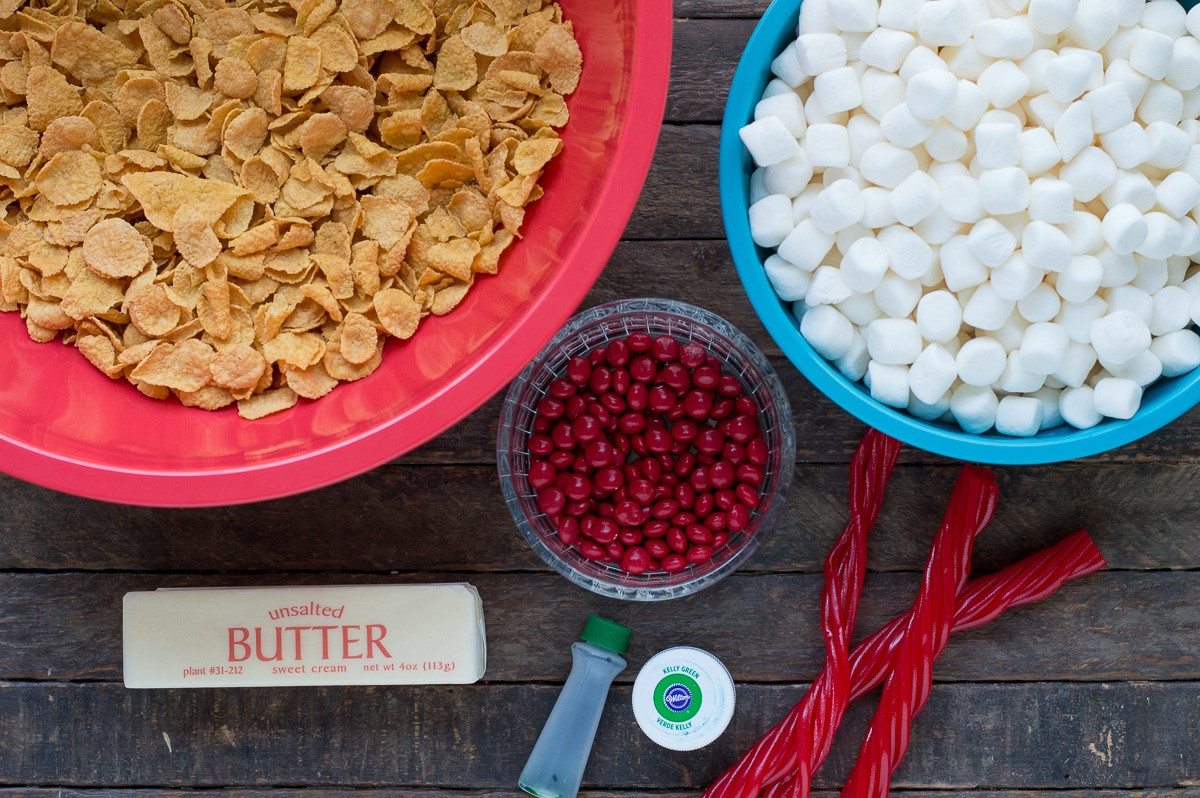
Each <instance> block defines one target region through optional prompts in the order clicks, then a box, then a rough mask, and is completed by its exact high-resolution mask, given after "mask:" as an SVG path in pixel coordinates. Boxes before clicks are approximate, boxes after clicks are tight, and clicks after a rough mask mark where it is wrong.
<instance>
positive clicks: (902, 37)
mask: <svg viewBox="0 0 1200 798" xmlns="http://www.w3.org/2000/svg"><path fill="white" fill-rule="evenodd" d="M916 43H917V40H916V39H915V38H913V35H912V34H911V33H906V32H905V31H902V30H894V29H892V28H876V29H875V30H874V31H872V32H871V33H870V34H868V35H867V38H866V39H865V40H864V41H863V43H862V47H861V48H859V51H858V58H859V60H860V61H862V62H863V63H864V64H866V65H867V66H872V67H875V68H876V69H882V70H883V71H885V72H895V71H897V70H898V69H900V65H901V64H903V63H904V59H905V58H906V57H907V56H908V54H909V53H910V52H911V51H912V49H913V47H914V46H915V45H916Z"/></svg>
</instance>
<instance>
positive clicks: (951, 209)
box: [941, 175, 983, 224]
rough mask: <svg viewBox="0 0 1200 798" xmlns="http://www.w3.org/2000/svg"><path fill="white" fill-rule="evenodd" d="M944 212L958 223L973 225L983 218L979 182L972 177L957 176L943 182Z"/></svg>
mask: <svg viewBox="0 0 1200 798" xmlns="http://www.w3.org/2000/svg"><path fill="white" fill-rule="evenodd" d="M941 187H942V211H943V212H944V213H945V214H946V215H947V216H949V217H950V218H951V219H953V220H954V221H956V222H962V223H963V224H972V223H973V222H976V221H978V220H979V219H981V218H983V203H982V201H981V200H980V198H979V181H977V180H976V179H975V178H973V177H971V176H970V175H955V176H953V177H949V178H947V179H946V180H944V181H942V182H941Z"/></svg>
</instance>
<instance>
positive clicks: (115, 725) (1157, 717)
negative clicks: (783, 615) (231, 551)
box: [0, 682, 1200, 790]
mask: <svg viewBox="0 0 1200 798" xmlns="http://www.w3.org/2000/svg"><path fill="white" fill-rule="evenodd" d="M802 690H803V686H802V685H795V686H793V685H754V684H744V685H742V686H740V688H739V690H738V706H737V711H736V712H735V716H734V720H733V722H732V724H731V725H730V728H729V729H728V730H727V732H726V733H725V734H724V735H723V736H722V737H721V738H720V739H719V740H718V741H717V742H715V743H714V744H712V745H711V746H710V747H708V748H706V749H705V750H704V753H703V755H696V754H695V753H680V752H671V751H667V750H666V749H663V748H660V747H658V746H657V745H655V744H654V743H651V742H650V741H649V740H648V739H647V738H646V737H645V736H644V735H642V734H641V732H640V731H638V729H637V727H636V725H635V724H634V721H633V719H632V710H631V708H630V705H629V700H630V688H629V687H628V686H625V685H618V686H616V687H614V688H613V689H612V691H611V692H610V694H609V699H608V703H607V705H606V710H605V713H604V716H603V718H602V719H601V723H600V729H599V731H598V733H597V736H596V742H595V747H594V748H593V750H592V756H591V758H590V760H589V763H588V769H587V771H586V773H585V783H586V784H587V785H588V786H589V787H590V788H592V789H596V788H600V789H608V790H613V789H616V788H617V787H618V786H619V787H620V788H621V789H649V788H658V789H676V790H678V789H687V790H694V789H698V788H701V787H703V786H705V785H707V784H708V783H709V782H710V781H711V780H712V779H714V778H715V777H716V776H717V775H718V774H719V772H720V771H721V770H722V769H723V768H724V767H726V766H727V765H728V764H729V763H731V762H732V761H733V760H734V758H735V757H736V756H737V755H738V752H740V751H742V750H743V749H744V748H746V747H747V746H748V745H749V744H750V743H751V742H752V741H753V740H754V739H757V737H758V736H759V735H760V734H761V733H762V732H763V731H765V729H766V728H767V727H768V726H769V725H770V724H771V723H772V722H773V720H774V719H775V718H778V717H780V716H782V714H783V713H784V712H785V711H786V709H787V708H788V707H790V706H791V705H792V704H793V703H794V702H795V701H796V700H797V699H798V698H799V697H800V694H801V692H802ZM557 694H558V687H557V686H556V685H538V684H526V685H500V684H493V685H487V686H469V687H447V688H439V689H429V688H424V689H417V688H409V689H406V688H354V689H335V688H315V689H301V688H289V689H273V690H255V689H241V690H193V691H185V690H179V691H134V690H125V689H123V688H121V687H119V686H116V685H106V684H65V683H57V684H56V683H42V684H33V683H21V682H4V683H0V763H3V764H0V774H2V775H0V783H7V784H9V785H14V784H16V785H19V784H53V785H56V786H58V785H61V786H66V787H85V786H108V787H122V786H138V787H149V786H164V787H170V786H180V785H184V784H186V785H194V786H197V787H214V786H221V785H239V786H272V785H288V784H291V785H294V784H297V783H305V784H313V785H319V786H329V787H333V786H362V787H382V786H395V787H407V786H422V787H436V788H448V789H496V788H497V787H498V786H500V785H511V784H513V783H514V782H515V780H516V777H517V774H518V773H519V772H520V769H521V767H522V765H523V764H524V760H525V757H526V756H527V755H528V752H529V751H530V750H531V748H532V746H533V742H534V739H535V738H536V736H537V733H538V731H539V729H540V726H541V723H542V720H543V719H544V718H545V717H546V715H547V714H548V713H549V711H550V707H551V705H552V704H553V702H554V700H555V698H556V696H557ZM1197 700H1200V684H1197V683H1195V682H1176V683H1173V684H1170V685H1164V684H1151V683H1136V684H1127V683H1117V684H1104V683H1084V684H1069V683H1056V682H1047V683H1038V684H1011V685H1000V684H987V685H976V684H944V685H936V686H935V687H934V689H933V692H932V695H931V698H930V701H929V704H928V706H927V707H926V709H925V711H924V712H923V713H922V714H921V715H920V716H919V717H918V718H917V720H916V723H915V725H914V733H913V741H912V747H911V748H910V751H909V755H908V758H907V759H906V760H905V761H904V762H903V763H902V764H901V766H900V768H899V770H897V772H896V774H895V777H894V780H893V781H894V783H895V784H896V785H897V787H904V788H921V789H929V788H936V789H965V788H980V787H983V788H988V789H1016V788H1021V789H1069V788H1075V789H1126V788H1129V789H1133V788H1139V789H1140V788H1155V787H1158V788H1162V787H1175V786H1178V785H1179V784H1181V783H1193V782H1195V781H1196V780H1197V779H1198V778H1200V760H1197V758H1196V757H1195V756H1194V755H1193V754H1194V752H1195V750H1196V746H1197V745H1198V744H1200V739H1197V737H1198V729H1197V726H1196V724H1195V720H1194V712H1193V709H1194V707H1195V705H1196V702H1197ZM331 707H337V708H338V709H337V711H336V712H335V711H330V708H331ZM83 710H86V712H87V715H86V716H87V717H92V718H103V719H104V722H102V723H95V724H89V725H87V726H85V725H83V724H81V723H80V722H79V718H80V712H81V711H83ZM870 713H871V706H870V704H869V703H867V702H860V703H857V704H855V705H853V706H852V707H851V709H850V712H849V713H848V714H847V719H846V724H845V726H844V727H843V730H842V734H840V735H839V737H838V739H837V741H836V743H835V746H834V749H833V751H832V753H831V756H830V759H829V761H828V763H827V766H826V768H824V769H823V770H822V771H820V772H819V773H818V774H817V777H816V779H815V781H814V783H815V784H816V785H817V786H818V787H825V788H830V787H836V786H837V785H839V784H840V783H841V781H842V780H843V779H844V778H845V775H846V773H847V772H848V769H849V766H850V764H851V762H852V761H853V758H854V755H855V753H856V749H857V738H858V737H859V735H860V734H861V732H862V730H863V729H864V728H865V724H866V721H867V720H868V719H869V715H870Z"/></svg>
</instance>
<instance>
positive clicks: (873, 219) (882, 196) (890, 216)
mask: <svg viewBox="0 0 1200 798" xmlns="http://www.w3.org/2000/svg"><path fill="white" fill-rule="evenodd" d="M862 196H863V206H864V207H863V215H862V219H860V220H859V222H860V223H861V224H862V225H864V226H866V227H869V228H871V229H872V230H878V229H879V228H881V227H887V226H888V225H893V224H895V223H896V214H894V213H892V192H891V191H889V190H888V189H886V188H880V187H878V186H867V187H866V188H864V189H863V190H862Z"/></svg>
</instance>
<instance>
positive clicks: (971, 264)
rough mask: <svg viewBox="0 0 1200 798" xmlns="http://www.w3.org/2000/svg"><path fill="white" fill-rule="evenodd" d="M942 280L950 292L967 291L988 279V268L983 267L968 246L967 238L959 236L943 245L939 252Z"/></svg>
mask: <svg viewBox="0 0 1200 798" xmlns="http://www.w3.org/2000/svg"><path fill="white" fill-rule="evenodd" d="M939 256H940V257H939V261H940V263H941V266H942V278H943V279H944V280H945V281H946V288H947V289H949V290H950V291H954V292H959V291H965V290H966V289H968V288H973V287H974V286H977V285H980V284H981V283H983V282H985V281H986V280H987V278H988V268H987V266H985V265H983V264H982V263H981V262H980V261H979V259H978V258H976V257H975V256H974V255H973V254H972V253H971V250H970V248H969V247H968V246H967V237H966V236H964V235H958V236H954V237H953V238H951V239H950V240H949V241H947V242H946V243H945V244H942V247H941V251H940V252H939Z"/></svg>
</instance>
